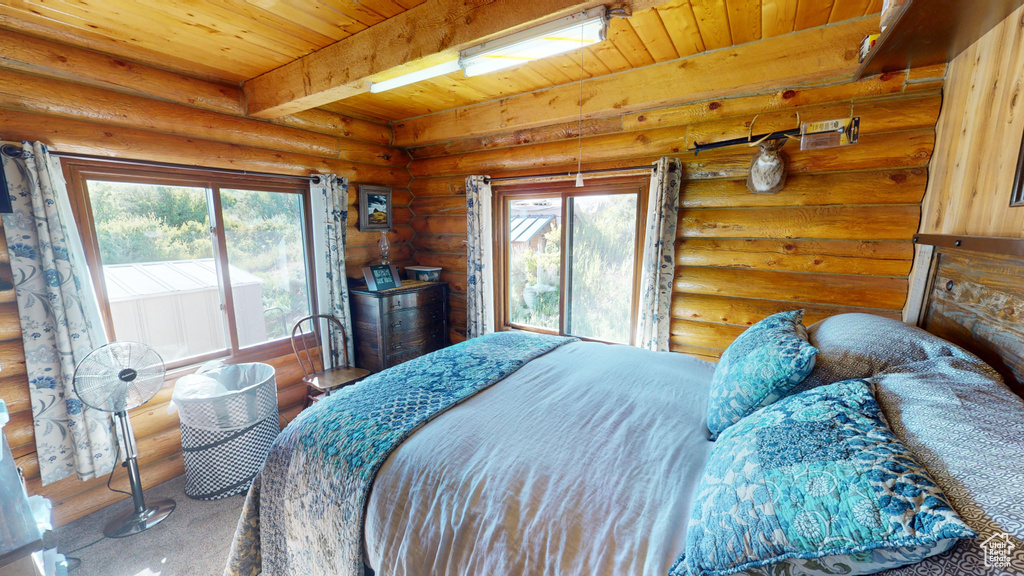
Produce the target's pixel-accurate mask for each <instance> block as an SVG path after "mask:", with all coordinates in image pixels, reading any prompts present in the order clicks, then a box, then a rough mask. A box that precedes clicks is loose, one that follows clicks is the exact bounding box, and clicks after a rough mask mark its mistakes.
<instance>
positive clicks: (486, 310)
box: [466, 176, 494, 338]
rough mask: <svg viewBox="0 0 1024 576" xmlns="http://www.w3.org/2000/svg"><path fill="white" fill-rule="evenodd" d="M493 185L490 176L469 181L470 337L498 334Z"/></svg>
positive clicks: (468, 284) (467, 243) (467, 202)
mask: <svg viewBox="0 0 1024 576" xmlns="http://www.w3.org/2000/svg"><path fill="white" fill-rule="evenodd" d="M491 227H492V226H491V185H490V183H489V182H488V178H487V176H469V177H467V178H466V228H467V235H468V238H467V242H466V250H467V256H468V260H467V270H468V274H469V277H468V278H467V279H466V300H467V302H466V336H467V337H468V338H476V337H477V336H481V335H483V334H488V333H490V332H494V255H493V249H492V239H493V237H494V235H493V234H492V231H491Z"/></svg>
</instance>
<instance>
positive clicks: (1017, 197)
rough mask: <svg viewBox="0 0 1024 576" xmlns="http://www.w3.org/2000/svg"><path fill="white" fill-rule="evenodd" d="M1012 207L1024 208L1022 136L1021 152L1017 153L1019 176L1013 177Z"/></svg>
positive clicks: (1023, 143) (1022, 138)
mask: <svg viewBox="0 0 1024 576" xmlns="http://www.w3.org/2000/svg"><path fill="white" fill-rule="evenodd" d="M1010 206H1011V207H1013V206H1024V136H1021V139H1020V152H1018V153H1017V175H1016V176H1014V177H1013V195H1012V196H1011V197H1010Z"/></svg>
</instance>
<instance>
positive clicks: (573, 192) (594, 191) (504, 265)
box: [491, 176, 651, 345]
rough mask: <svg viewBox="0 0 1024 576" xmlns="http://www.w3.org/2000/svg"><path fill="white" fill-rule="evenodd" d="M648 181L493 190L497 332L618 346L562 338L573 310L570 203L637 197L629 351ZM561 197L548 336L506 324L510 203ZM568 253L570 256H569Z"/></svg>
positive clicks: (633, 178) (564, 183)
mask: <svg viewBox="0 0 1024 576" xmlns="http://www.w3.org/2000/svg"><path fill="white" fill-rule="evenodd" d="M650 180H651V179H650V177H649V176H626V177H610V178H600V179H591V180H590V181H589V182H585V184H584V186H583V188H577V187H576V185H575V183H574V182H573V181H555V182H542V183H528V184H504V185H498V184H495V185H494V187H493V197H494V199H493V204H494V206H493V210H492V211H491V212H492V220H493V221H492V226H493V230H494V244H493V245H492V253H493V254H494V324H495V329H496V330H526V331H529V332H538V333H541V334H552V335H556V336H574V337H576V338H579V339H581V340H586V341H592V342H603V343H606V344H619V343H618V342H609V341H606V340H600V339H597V338H589V337H585V336H575V335H573V334H567V333H566V332H565V317H566V310H567V306H570V305H571V304H572V302H571V300H572V296H571V294H569V293H568V292H567V290H566V288H567V281H568V278H567V277H568V275H567V273H566V264H567V262H568V260H569V257H571V255H572V254H571V249H572V248H571V246H570V245H569V242H568V241H567V240H568V230H569V227H568V226H567V225H566V223H568V222H570V220H569V217H571V214H569V202H568V199H569V198H572V197H576V196H604V195H609V194H636V195H637V218H636V235H635V241H634V257H633V295H632V298H631V304H630V311H629V318H630V326H629V342H628V344H629V345H633V344H635V342H636V318H637V313H638V310H639V307H640V272H641V269H642V268H643V262H642V260H643V250H644V241H645V232H646V226H645V221H646V218H647V205H648V204H647V203H648V193H649V189H650ZM556 196H557V197H559V198H560V199H561V216H560V217H561V222H562V224H561V226H562V231H561V243H560V250H561V260H560V264H559V271H558V329H557V330H552V329H548V328H542V327H539V326H527V325H523V324H516V323H514V322H511V321H510V318H511V307H510V302H509V298H508V296H509V294H508V293H507V292H508V282H509V270H508V258H509V257H508V251H507V250H508V246H509V243H510V240H511V235H510V233H511V231H510V229H509V225H508V224H509V218H508V217H509V205H510V204H509V203H510V201H511V200H513V199H520V198H529V197H556ZM567 250H568V252H567Z"/></svg>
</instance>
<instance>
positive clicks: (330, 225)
mask: <svg viewBox="0 0 1024 576" xmlns="http://www.w3.org/2000/svg"><path fill="white" fill-rule="evenodd" d="M309 190H310V193H311V194H310V196H311V204H312V209H313V214H312V219H313V258H314V262H315V263H316V264H315V266H316V271H315V275H316V286H317V300H318V302H317V303H318V308H319V310H320V313H321V314H329V315H331V316H334V317H335V318H337V319H338V322H340V323H341V325H342V327H343V328H344V330H345V344H346V347H345V350H346V351H347V355H348V363H347V365H348V366H351V365H352V363H353V362H354V361H355V349H354V346H353V344H352V318H351V316H350V314H349V307H348V277H347V276H346V275H345V239H346V236H347V234H348V179H346V178H339V177H338V176H335V175H334V174H312V175H311V176H310V183H309ZM328 332H330V331H324V332H323V333H324V334H327V333H328ZM331 337H336V334H334V333H333V332H332V333H331ZM337 338H338V339H340V336H338V337H337ZM332 344H333V346H331V347H330V348H331V349H332V350H342V345H341V342H338V341H335V342H333V343H332ZM330 361H331V363H332V364H333V365H334V366H342V365H343V364H345V363H344V362H343V361H342V359H341V358H331V359H330Z"/></svg>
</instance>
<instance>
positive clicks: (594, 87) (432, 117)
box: [392, 15, 878, 148]
mask: <svg viewBox="0 0 1024 576" xmlns="http://www.w3.org/2000/svg"><path fill="white" fill-rule="evenodd" d="M873 30H878V16H877V15H872V16H867V17H864V18H860V19H857V20H848V21H846V22H842V23H840V24H831V25H828V26H821V27H818V28H812V29H810V30H803V31H801V32H794V33H791V34H785V35H782V36H776V37H774V38H769V39H767V40H760V41H757V42H753V43H749V44H743V45H741V46H732V47H729V48H723V49H721V50H713V51H711V52H704V53H701V54H696V55H694V56H688V57H686V58H679V59H677V60H669V61H667V62H661V63H659V64H651V65H650V66H644V67H642V68H634V69H631V70H625V71H622V72H618V73H615V74H608V75H605V76H596V77H593V78H590V79H587V80H583V82H582V87H581V85H580V84H577V83H573V84H563V85H560V86H553V87H551V88H544V89H541V90H537V91H534V92H526V93H523V94H516V95H513V96H507V97H505V98H501V99H497V100H490V101H487V102H481V103H478V104H472V105H469V106H464V107H461V108H455V109H452V110H442V111H439V112H435V113H433V114H428V115H424V116H418V117H415V118H409V119H406V120H403V121H400V122H396V123H394V124H392V129H393V130H394V135H395V140H394V145H395V146H399V147H403V148H411V147H419V146H424V145H428V144H436V143H440V142H452V141H456V140H461V139H464V138H472V137H478V136H485V135H488V134H496V133H502V132H512V131H515V130H523V129H528V128H535V127H538V126H548V125H551V124H558V123H561V122H569V121H575V120H577V119H578V118H579V117H580V114H581V113H582V116H583V118H584V119H592V118H601V117H606V116H614V115H618V114H623V113H629V112H640V111H643V110H650V109H653V108H659V107H663V106H675V105H679V104H688V103H692V102H699V101H701V100H710V99H714V98H722V97H726V96H730V95H737V94H753V93H756V92H757V91H770V90H776V89H778V88H779V87H780V86H800V85H803V84H805V83H812V82H826V81H827V82H834V81H844V82H845V81H849V80H851V79H852V77H853V73H854V72H855V71H856V69H857V66H858V63H857V50H856V46H857V45H858V44H859V43H860V40H861V39H862V38H864V36H866V35H867V34H870V33H872V31H873ZM581 88H582V92H583V102H582V104H581V103H580V90H581ZM652 127H656V126H652Z"/></svg>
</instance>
